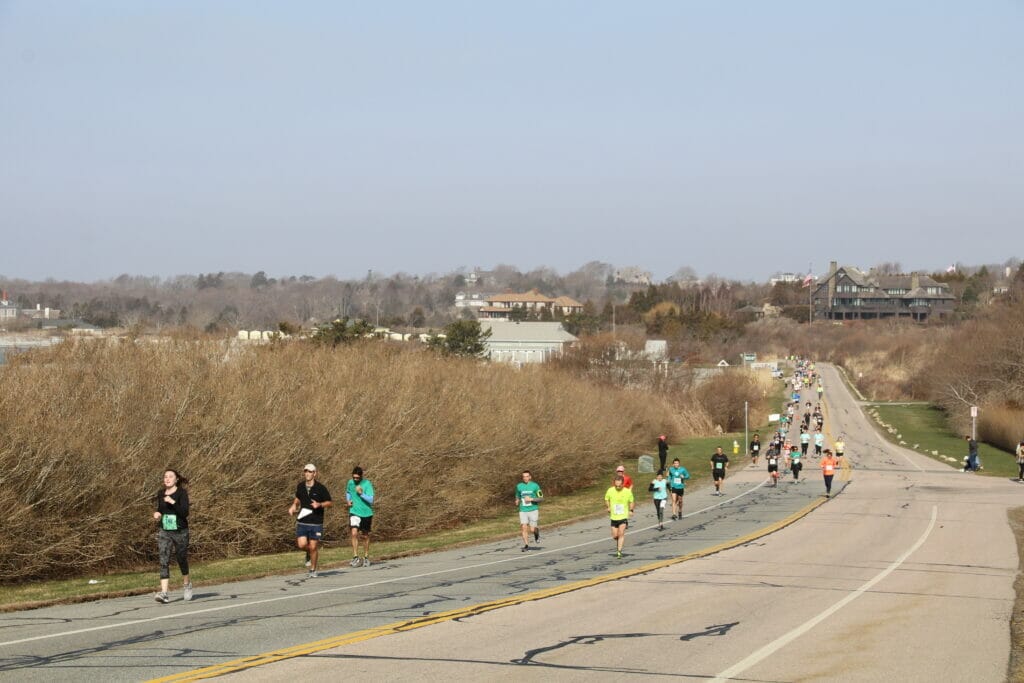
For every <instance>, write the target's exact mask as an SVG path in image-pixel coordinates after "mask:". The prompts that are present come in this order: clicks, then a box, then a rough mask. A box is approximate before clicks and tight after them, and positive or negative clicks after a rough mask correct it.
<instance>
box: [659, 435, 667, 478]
mask: <svg viewBox="0 0 1024 683" xmlns="http://www.w3.org/2000/svg"><path fill="white" fill-rule="evenodd" d="M666 458H668V437H666V436H665V435H664V434H662V435H661V436H659V437H658V463H659V464H658V469H659V470H662V471H664V469H665V459H666Z"/></svg>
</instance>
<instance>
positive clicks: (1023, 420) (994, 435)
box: [978, 405, 1024, 453]
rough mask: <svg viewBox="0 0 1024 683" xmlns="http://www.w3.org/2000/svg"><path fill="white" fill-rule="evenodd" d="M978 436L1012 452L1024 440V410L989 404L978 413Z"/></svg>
mask: <svg viewBox="0 0 1024 683" xmlns="http://www.w3.org/2000/svg"><path fill="white" fill-rule="evenodd" d="M978 438H980V439H981V440H982V441H984V442H986V443H990V444H992V445H993V446H998V447H999V448H1002V449H1003V450H1006V451H1010V452H1011V453H1012V452H1013V451H1014V449H1016V447H1017V444H1019V443H1020V442H1021V441H1024V410H1020V409H1017V408H1010V407H1009V406H1005V405H988V406H984V407H982V409H981V411H980V412H979V413H978Z"/></svg>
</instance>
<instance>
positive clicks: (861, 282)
mask: <svg viewBox="0 0 1024 683" xmlns="http://www.w3.org/2000/svg"><path fill="white" fill-rule="evenodd" d="M955 302H956V297H954V296H953V294H952V293H951V292H950V290H949V285H948V284H946V283H944V282H936V281H935V280H934V279H932V278H930V277H928V276H927V275H922V274H920V273H911V274H909V275H904V274H900V275H881V274H878V273H875V272H874V271H868V272H864V271H862V270H860V269H859V268H855V267H853V266H843V267H842V268H840V267H839V266H838V264H837V263H836V262H835V261H832V263H831V264H830V265H829V272H828V274H827V275H825V276H823V277H822V278H820V279H819V280H818V282H817V284H816V285H814V288H813V290H812V292H811V303H812V306H813V310H814V317H815V318H816V319H818V320H872V319H880V318H910V319H912V320H916V321H924V320H928V319H929V318H933V317H938V318H945V317H946V316H947V315H949V314H951V313H952V312H953V307H954V304H955Z"/></svg>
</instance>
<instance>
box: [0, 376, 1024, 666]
mask: <svg viewBox="0 0 1024 683" xmlns="http://www.w3.org/2000/svg"><path fill="white" fill-rule="evenodd" d="M823 371H824V372H825V377H826V401H827V404H828V414H827V419H826V429H827V430H829V431H830V432H831V433H832V434H833V435H835V434H839V433H844V434H845V435H846V443H847V456H848V460H849V461H850V462H851V464H852V465H853V468H852V477H851V476H850V475H851V471H849V470H847V471H846V472H844V475H843V476H841V477H837V479H846V478H847V477H850V478H849V481H848V483H847V482H845V481H844V483H840V484H838V485H837V486H836V487H834V488H833V491H834V492H835V491H836V490H837V489H840V490H841V491H842V493H841V495H838V496H835V497H833V498H832V499H831V500H828V501H826V500H825V499H824V498H823V497H822V494H823V493H824V487H823V485H822V483H821V476H820V474H819V473H818V471H817V468H816V463H815V462H814V460H813V459H810V462H808V465H807V467H806V468H805V476H804V477H803V479H804V481H803V482H802V483H790V482H789V481H784V483H782V484H780V486H779V487H778V488H774V489H773V488H772V487H770V486H767V485H766V477H765V472H764V470H763V459H762V466H761V467H759V468H757V469H754V468H749V467H742V466H739V465H740V463H739V462H737V463H736V464H735V465H734V467H733V470H732V472H731V473H730V477H729V478H728V479H727V482H726V484H727V485H726V493H727V495H726V496H723V497H712V496H711V495H710V490H709V489H703V490H697V491H693V492H691V493H689V494H687V500H686V513H687V517H686V519H684V520H683V521H682V522H672V523H669V524H668V525H667V529H666V531H664V532H659V531H657V530H656V529H654V525H655V522H654V515H653V507H652V505H651V503H650V501H649V499H648V498H647V495H646V493H645V492H638V498H639V505H638V514H637V516H636V518H635V519H634V521H633V523H632V525H631V528H630V531H629V535H628V537H627V544H626V556H625V557H623V558H622V559H621V560H618V559H616V558H615V557H614V556H613V555H614V554H613V551H614V546H613V543H612V541H611V539H610V538H609V537H608V528H607V521H606V520H595V521H591V522H585V523H581V524H577V525H573V526H568V527H563V528H561V529H557V530H552V531H550V532H548V531H547V530H545V531H544V532H543V536H542V538H541V543H540V547H539V549H537V550H534V551H531V552H528V553H522V552H520V551H519V541H518V538H517V537H516V535H515V531H516V520H515V519H514V513H510V515H509V517H510V521H509V524H510V534H509V540H508V541H505V542H501V543H493V544H485V545H481V546H476V547H473V548H465V549H460V550H455V551H448V552H443V553H434V554H430V555H425V556H420V557H413V558H405V559H402V560H400V561H394V562H387V563H383V564H380V565H374V566H372V567H370V568H367V569H348V568H346V569H343V570H341V569H339V570H332V571H327V572H324V573H322V575H321V577H320V578H318V579H312V580H309V579H306V578H305V572H303V571H300V570H301V567H300V566H299V565H300V564H301V556H299V554H298V553H296V564H297V570H296V574H295V576H293V577H274V578H269V579H262V580H259V581H251V582H240V583H235V584H226V585H223V586H218V587H214V588H203V589H199V590H198V591H197V595H196V599H195V601H193V602H192V603H184V602H181V601H176V602H173V603H171V604H170V605H158V604H156V603H155V602H153V600H152V598H151V597H148V596H146V597H133V598H124V599H117V600H105V601H99V602H94V603H88V604H83V605H73V606H67V607H55V608H46V609H40V610H33V611H26V612H20V613H10V614H3V615H0V679H10V680H46V679H54V678H57V679H67V678H74V679H75V680H104V681H109V680H142V679H151V678H160V677H173V679H175V680H186V679H188V678H191V677H197V676H199V675H212V674H227V675H229V676H231V677H237V678H243V679H245V680H251V679H258V680H285V679H294V678H296V677H302V678H312V677H317V678H322V677H324V676H328V677H331V678H340V677H342V676H351V675H358V676H364V677H369V678H370V679H371V680H372V679H380V680H391V679H396V678H399V677H402V678H405V677H408V676H409V675H415V676H416V677H417V678H419V679H423V680H451V679H455V680H470V679H474V680H479V679H511V678H517V679H523V678H529V679H540V678H542V677H543V678H548V677H550V676H552V675H554V676H557V677H558V678H559V679H565V680H576V679H579V680H582V679H584V678H586V679H588V680H593V679H595V678H596V679H600V680H612V679H621V678H623V677H626V676H628V677H631V678H632V677H636V678H637V679H640V678H644V679H657V678H666V679H686V678H693V679H702V680H758V681H797V680H801V681H803V680H851V681H854V680H859V681H877V680H900V681H959V680H964V681H1001V680H1004V678H1005V671H1006V664H1007V659H1008V656H1009V626H1008V624H1009V618H1010V612H1011V609H1012V604H1013V590H1012V582H1013V579H1014V576H1015V574H1016V572H1017V556H1016V550H1015V545H1014V539H1013V536H1012V534H1011V533H1010V530H1009V527H1008V524H1007V522H1006V509H1007V508H1008V507H1012V506H1014V505H1017V504H1019V503H1018V501H1019V500H1021V497H1022V496H1024V486H1021V485H1018V484H1015V483H1012V482H1008V481H999V480H993V479H991V478H982V477H976V476H974V475H970V474H962V473H960V472H958V471H956V470H953V469H951V468H949V467H946V466H944V465H942V464H939V463H937V462H935V461H932V460H930V459H928V458H925V457H923V456H920V455H918V454H915V453H913V452H909V451H906V450H904V449H899V448H896V447H894V446H891V445H889V444H887V443H886V442H884V441H883V440H882V439H881V437H880V436H879V435H877V434H876V433H875V432H874V431H873V429H872V427H871V426H870V425H869V424H868V422H867V420H866V419H865V418H864V417H863V416H862V414H861V412H860V410H859V408H858V407H857V406H856V404H855V403H854V401H853V399H852V398H851V397H850V396H849V394H848V393H847V391H846V390H845V388H844V387H843V386H842V385H841V383H840V381H839V379H838V376H837V375H836V374H835V372H834V371H833V370H832V369H831V368H827V367H826V368H823ZM709 455H710V454H709ZM541 480H542V478H541ZM379 484H381V485H385V486H386V482H379ZM601 506H602V503H601V501H595V507H596V508H598V509H600V507H601ZM542 514H543V513H542ZM542 522H543V519H542ZM766 531H772V532H773V533H770V534H768V535H764V534H765V532H766ZM728 546H732V548H731V549H723V548H726V547H728ZM716 551H717V552H716ZM686 557H691V558H692V559H687V560H686V561H679V560H680V558H686ZM609 579H615V580H609ZM179 595H180V594H179ZM498 607H500V609H498ZM274 660H280V661H277V662H276V663H275V662H274ZM232 671H235V672H236V673H230V672H232Z"/></svg>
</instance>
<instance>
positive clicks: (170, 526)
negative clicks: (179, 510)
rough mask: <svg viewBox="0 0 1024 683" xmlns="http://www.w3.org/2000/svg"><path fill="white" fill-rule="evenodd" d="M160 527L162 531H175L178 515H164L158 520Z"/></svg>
mask: <svg viewBox="0 0 1024 683" xmlns="http://www.w3.org/2000/svg"><path fill="white" fill-rule="evenodd" d="M160 526H161V527H163V530H164V531H177V530H178V515H164V516H163V517H161V518H160Z"/></svg>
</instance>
